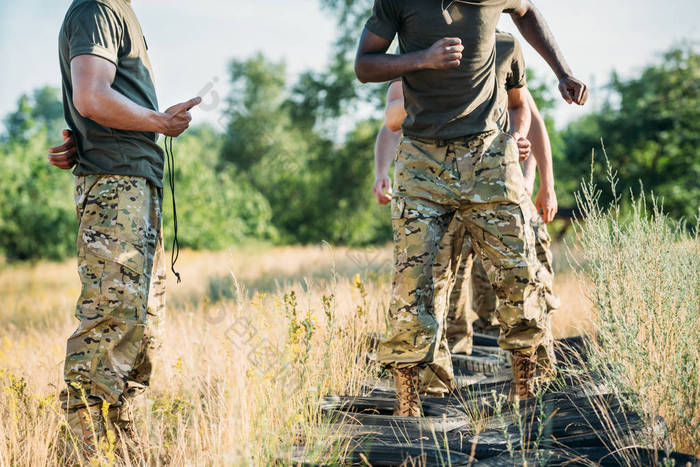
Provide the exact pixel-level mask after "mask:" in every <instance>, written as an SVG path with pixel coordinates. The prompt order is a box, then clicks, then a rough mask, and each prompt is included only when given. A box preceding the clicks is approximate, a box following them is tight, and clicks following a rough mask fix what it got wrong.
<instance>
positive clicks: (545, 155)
mask: <svg viewBox="0 0 700 467" xmlns="http://www.w3.org/2000/svg"><path fill="white" fill-rule="evenodd" d="M527 102H528V106H529V107H530V112H531V114H532V124H531V125H530V132H529V133H528V139H529V140H530V142H531V143H532V155H533V157H531V158H530V159H534V160H535V163H536V164H537V171H538V172H539V174H540V188H539V190H538V192H537V197H536V198H535V207H536V208H537V212H538V213H540V215H541V217H542V220H543V221H544V222H551V221H552V220H553V219H554V216H555V214H556V213H557V211H558V210H559V206H558V203H557V195H556V192H555V191H554V168H553V164H552V145H551V144H550V142H549V134H547V127H546V125H545V123H544V119H543V118H542V115H541V114H540V111H539V109H538V108H537V105H536V104H535V100H534V99H533V98H532V95H531V94H530V93H529V92H528V93H527ZM533 165H534V164H533ZM524 171H525V183H526V187H527V188H528V191H529V192H530V193H532V189H533V186H534V183H535V171H534V167H528V165H527V161H526V165H525V170H524ZM528 172H531V174H529V173H528ZM529 177H530V178H529Z"/></svg>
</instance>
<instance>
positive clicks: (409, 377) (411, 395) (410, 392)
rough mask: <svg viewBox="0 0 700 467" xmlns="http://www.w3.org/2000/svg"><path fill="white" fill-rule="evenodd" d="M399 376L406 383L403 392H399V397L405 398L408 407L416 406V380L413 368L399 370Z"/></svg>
mask: <svg viewBox="0 0 700 467" xmlns="http://www.w3.org/2000/svg"><path fill="white" fill-rule="evenodd" d="M398 372H399V374H400V375H401V377H402V379H403V380H404V382H405V383H406V384H405V386H404V388H403V390H402V391H400V394H399V395H400V396H402V398H403V397H405V400H406V402H407V403H408V404H409V405H415V404H418V389H417V379H418V378H416V376H415V371H414V369H413V368H399V369H398Z"/></svg>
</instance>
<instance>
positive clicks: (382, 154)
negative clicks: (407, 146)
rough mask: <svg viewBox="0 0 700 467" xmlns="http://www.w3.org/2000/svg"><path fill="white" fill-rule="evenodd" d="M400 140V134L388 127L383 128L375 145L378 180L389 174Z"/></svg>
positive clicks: (375, 167) (375, 166) (375, 165)
mask: <svg viewBox="0 0 700 467" xmlns="http://www.w3.org/2000/svg"><path fill="white" fill-rule="evenodd" d="M400 138H401V133H400V132H397V131H391V130H389V129H388V128H387V127H386V126H382V128H381V130H379V134H377V142H376V143H375V145H374V174H375V177H376V178H379V177H382V176H384V175H387V174H388V173H389V168H390V167H391V163H392V161H393V160H394V156H395V155H396V148H397V146H398V145H399V139H400Z"/></svg>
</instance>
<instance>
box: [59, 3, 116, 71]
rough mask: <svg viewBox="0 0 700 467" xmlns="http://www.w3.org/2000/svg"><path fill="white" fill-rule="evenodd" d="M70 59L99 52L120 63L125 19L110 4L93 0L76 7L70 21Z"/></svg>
mask: <svg viewBox="0 0 700 467" xmlns="http://www.w3.org/2000/svg"><path fill="white" fill-rule="evenodd" d="M66 33H67V36H68V48H69V51H70V52H69V54H70V60H72V59H73V58H74V57H76V56H78V55H96V56H98V57H102V58H104V59H106V60H109V61H110V62H112V63H114V64H115V65H116V64H117V61H118V57H119V42H120V39H121V37H122V33H123V26H122V22H121V21H120V20H119V17H118V16H117V15H116V13H115V12H114V11H113V10H112V9H111V8H109V7H107V6H105V5H103V4H101V3H97V2H89V3H86V4H84V5H81V6H80V7H78V8H76V9H75V11H73V12H72V14H71V16H70V18H68V20H67V22H66Z"/></svg>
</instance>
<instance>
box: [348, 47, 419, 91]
mask: <svg viewBox="0 0 700 467" xmlns="http://www.w3.org/2000/svg"><path fill="white" fill-rule="evenodd" d="M424 67H425V51H419V52H412V53H406V54H401V55H393V54H386V53H363V54H359V55H358V56H357V60H356V61H355V74H356V75H357V79H359V80H360V81H361V82H363V83H381V82H385V81H391V80H393V79H396V78H400V77H401V76H403V75H405V74H406V73H409V72H411V71H415V70H420V69H423V68H424Z"/></svg>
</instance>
